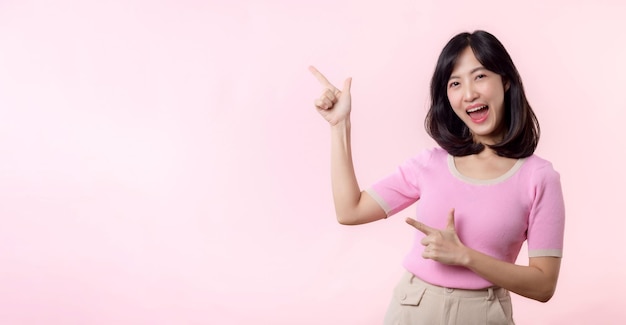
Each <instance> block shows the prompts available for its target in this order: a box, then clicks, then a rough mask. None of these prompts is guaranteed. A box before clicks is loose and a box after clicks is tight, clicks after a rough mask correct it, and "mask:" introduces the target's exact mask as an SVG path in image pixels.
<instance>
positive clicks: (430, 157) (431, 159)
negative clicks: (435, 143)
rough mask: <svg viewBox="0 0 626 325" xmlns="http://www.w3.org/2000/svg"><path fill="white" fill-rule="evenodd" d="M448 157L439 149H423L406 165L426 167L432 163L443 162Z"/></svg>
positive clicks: (446, 153)
mask: <svg viewBox="0 0 626 325" xmlns="http://www.w3.org/2000/svg"><path fill="white" fill-rule="evenodd" d="M447 157H448V152H446V151H445V150H443V149H442V148H439V147H433V148H428V149H423V150H421V151H420V152H418V153H417V154H416V155H414V156H413V157H411V158H410V159H409V160H408V163H410V164H412V165H419V166H427V165H431V164H432V163H436V162H440V161H445V160H446V159H447Z"/></svg>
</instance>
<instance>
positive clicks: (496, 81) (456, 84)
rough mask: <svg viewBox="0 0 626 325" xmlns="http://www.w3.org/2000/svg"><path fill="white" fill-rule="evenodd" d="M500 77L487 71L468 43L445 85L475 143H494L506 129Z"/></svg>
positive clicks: (502, 87) (505, 88)
mask: <svg viewBox="0 0 626 325" xmlns="http://www.w3.org/2000/svg"><path fill="white" fill-rule="evenodd" d="M506 90H508V85H505V84H504V82H503V80H502V77H501V76H500V75H499V74H497V73H495V72H492V71H490V70H487V69H486V68H485V67H483V65H482V64H481V63H480V62H479V61H478V60H477V59H476V57H475V56H474V52H473V51H472V49H471V48H470V47H469V46H468V47H467V48H465V50H463V52H461V54H459V57H458V58H457V61H456V64H455V65H454V69H453V70H452V73H451V75H450V79H449V80H448V85H447V93H448V101H449V102H450V105H451V106H452V109H453V110H454V112H455V113H456V115H457V116H458V117H459V118H460V119H461V120H462V121H463V123H465V125H467V127H468V128H469V129H470V131H471V132H472V135H473V137H474V141H475V142H480V143H483V144H494V143H497V142H498V141H499V140H500V139H501V138H502V136H503V134H504V132H505V131H506V130H505V125H504V123H503V120H504V114H505V112H504V109H505V108H504V93H505V91H506Z"/></svg>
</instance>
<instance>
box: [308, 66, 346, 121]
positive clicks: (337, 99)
mask: <svg viewBox="0 0 626 325" xmlns="http://www.w3.org/2000/svg"><path fill="white" fill-rule="evenodd" d="M309 71H311V73H313V75H314V76H315V77H316V78H317V80H318V81H319V82H320V84H321V85H322V87H323V88H324V90H323V91H322V94H321V95H320V96H319V97H318V98H317V99H315V102H314V103H315V109H317V111H318V112H319V113H320V115H322V117H324V119H325V120H326V121H328V123H330V125H337V124H338V123H340V122H345V121H347V120H348V119H349V118H350V110H351V98H350V85H351V83H352V78H348V79H346V80H345V81H344V83H343V89H341V90H339V89H338V88H337V87H335V86H333V84H331V83H330V82H329V81H328V79H326V77H324V75H323V74H322V73H321V72H319V71H318V70H317V69H315V67H313V66H310V67H309Z"/></svg>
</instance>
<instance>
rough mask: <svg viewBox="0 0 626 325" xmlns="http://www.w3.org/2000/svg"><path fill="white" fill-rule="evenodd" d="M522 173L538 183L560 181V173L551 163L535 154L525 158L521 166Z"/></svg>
mask: <svg viewBox="0 0 626 325" xmlns="http://www.w3.org/2000/svg"><path fill="white" fill-rule="evenodd" d="M522 169H523V171H524V174H526V176H527V177H528V179H529V180H532V181H534V182H539V183H546V182H548V183H552V182H559V181H560V174H559V172H558V171H556V169H554V166H553V165H552V163H551V162H550V161H548V160H546V159H544V158H542V157H540V156H538V155H536V154H533V155H531V156H529V157H527V158H525V161H524V165H523V167H522Z"/></svg>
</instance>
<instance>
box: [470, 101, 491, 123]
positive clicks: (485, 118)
mask: <svg viewBox="0 0 626 325" xmlns="http://www.w3.org/2000/svg"><path fill="white" fill-rule="evenodd" d="M479 106H483V105H479ZM474 108H476V106H475V107H474ZM468 109H471V108H468ZM468 115H469V114H468ZM469 118H470V120H472V122H474V123H476V124H480V123H482V122H485V121H486V120H487V118H489V106H487V114H485V116H483V117H481V118H479V119H474V118H472V116H471V115H469Z"/></svg>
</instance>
